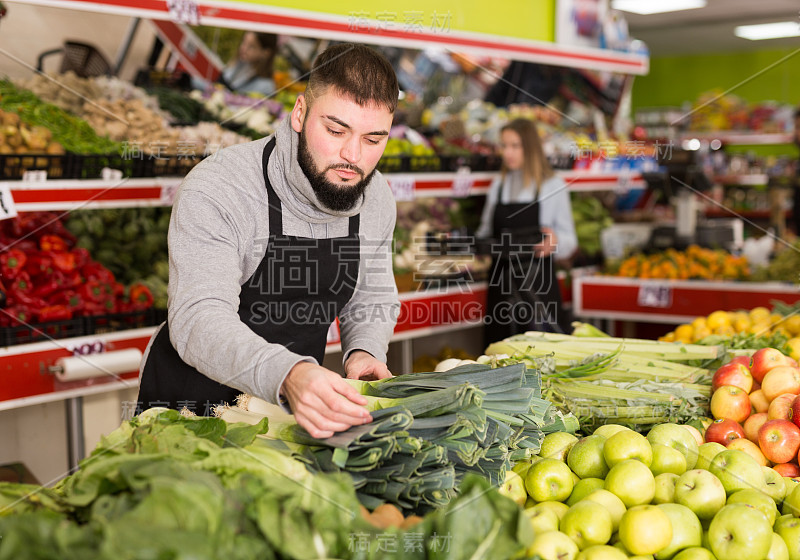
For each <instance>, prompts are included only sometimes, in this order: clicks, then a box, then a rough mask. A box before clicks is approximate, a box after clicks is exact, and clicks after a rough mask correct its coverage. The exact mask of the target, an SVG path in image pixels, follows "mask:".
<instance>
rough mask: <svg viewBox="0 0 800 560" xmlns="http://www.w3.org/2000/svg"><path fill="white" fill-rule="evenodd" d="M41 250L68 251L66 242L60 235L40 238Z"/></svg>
mask: <svg viewBox="0 0 800 560" xmlns="http://www.w3.org/2000/svg"><path fill="white" fill-rule="evenodd" d="M39 248H40V249H41V250H42V251H68V250H69V247H68V246H67V242H66V240H65V239H64V238H63V237H61V236H60V235H51V234H50V235H43V236H41V237H40V238H39Z"/></svg>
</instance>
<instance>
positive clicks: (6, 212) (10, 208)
mask: <svg viewBox="0 0 800 560" xmlns="http://www.w3.org/2000/svg"><path fill="white" fill-rule="evenodd" d="M16 215H17V207H16V206H15V205H14V197H13V196H11V187H9V186H8V185H3V186H0V220H8V219H9V218H14V217H16Z"/></svg>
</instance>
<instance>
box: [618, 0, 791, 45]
mask: <svg viewBox="0 0 800 560" xmlns="http://www.w3.org/2000/svg"><path fill="white" fill-rule="evenodd" d="M625 19H627V20H628V27H629V28H630V32H631V35H632V36H633V37H636V38H637V39H641V40H642V41H644V42H645V43H647V46H648V47H649V48H650V54H651V56H663V55H669V54H689V53H691V54H698V53H714V52H733V51H744V50H761V49H770V48H775V49H782V48H787V47H788V48H791V47H796V48H800V37H790V38H784V39H768V40H763V41H750V40H748V39H742V38H740V37H737V36H735V35H734V34H733V30H734V28H735V27H736V26H738V25H750V24H757V23H772V22H778V21H795V22H800V0H755V1H754V0H708V5H707V6H706V7H705V8H698V9H695V10H683V11H680V12H668V13H663V14H653V15H646V16H644V15H637V14H633V13H629V12H625Z"/></svg>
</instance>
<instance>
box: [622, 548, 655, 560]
mask: <svg viewBox="0 0 800 560" xmlns="http://www.w3.org/2000/svg"><path fill="white" fill-rule="evenodd" d="M623 548H624V547H623ZM626 553H627V551H626ZM628 560H655V556H653V555H652V554H637V555H636V556H628Z"/></svg>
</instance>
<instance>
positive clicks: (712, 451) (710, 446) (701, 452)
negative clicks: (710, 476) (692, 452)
mask: <svg viewBox="0 0 800 560" xmlns="http://www.w3.org/2000/svg"><path fill="white" fill-rule="evenodd" d="M723 451H725V446H724V445H722V444H721V443H717V442H716V441H708V442H706V443H704V444H703V445H701V446H699V447H698V448H697V463H696V464H695V466H694V468H696V469H704V470H708V467H710V466H711V461H713V460H714V457H716V456H717V455H719V454H720V453H722V452H723ZM689 470H691V469H689Z"/></svg>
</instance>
